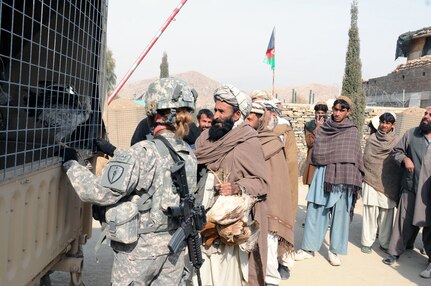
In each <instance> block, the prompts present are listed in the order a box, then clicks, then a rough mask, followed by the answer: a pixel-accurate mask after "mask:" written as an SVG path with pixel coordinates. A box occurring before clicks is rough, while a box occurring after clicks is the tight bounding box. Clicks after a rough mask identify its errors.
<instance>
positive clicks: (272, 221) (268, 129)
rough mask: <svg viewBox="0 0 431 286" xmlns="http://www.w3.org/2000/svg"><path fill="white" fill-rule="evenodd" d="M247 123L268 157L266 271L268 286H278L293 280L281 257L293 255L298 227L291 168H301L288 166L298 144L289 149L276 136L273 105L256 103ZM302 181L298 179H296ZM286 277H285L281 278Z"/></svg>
mask: <svg viewBox="0 0 431 286" xmlns="http://www.w3.org/2000/svg"><path fill="white" fill-rule="evenodd" d="M246 122H248V123H249V124H250V126H251V127H253V128H254V129H256V130H257V132H258V136H259V140H260V142H261V144H262V149H263V154H264V157H265V167H266V171H267V174H268V184H269V193H268V199H267V204H268V206H270V208H269V209H268V262H267V268H266V277H265V282H266V285H267V286H269V285H278V284H279V283H280V280H281V279H283V280H285V279H287V278H288V277H289V273H290V272H289V268H288V266H286V265H283V261H282V260H281V258H282V257H280V264H279V253H280V254H282V255H283V254H284V253H286V252H292V251H293V245H294V242H295V241H294V225H295V218H294V217H293V213H294V211H293V209H292V208H291V207H286V206H293V203H292V192H291V181H290V177H289V172H288V170H289V168H292V167H293V168H297V164H295V165H294V166H289V165H288V159H287V153H288V151H287V150H288V149H292V148H293V149H294V152H295V154H296V144H295V145H286V140H285V137H286V134H281V135H279V134H276V133H274V132H273V129H274V127H275V125H276V122H277V113H276V111H275V110H274V109H273V105H271V104H266V106H265V102H261V101H257V102H253V104H252V109H251V112H250V114H249V115H248V116H247V118H246ZM295 179H296V180H298V178H297V177H296V178H295ZM281 274H283V275H281Z"/></svg>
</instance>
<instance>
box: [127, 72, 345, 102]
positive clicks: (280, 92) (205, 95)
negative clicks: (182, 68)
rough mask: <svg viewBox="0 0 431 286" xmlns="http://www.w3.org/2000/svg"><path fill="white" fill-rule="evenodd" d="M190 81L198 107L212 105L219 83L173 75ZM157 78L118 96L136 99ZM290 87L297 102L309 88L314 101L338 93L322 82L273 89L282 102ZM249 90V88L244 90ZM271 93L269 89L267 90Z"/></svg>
mask: <svg viewBox="0 0 431 286" xmlns="http://www.w3.org/2000/svg"><path fill="white" fill-rule="evenodd" d="M174 76H176V77H178V78H181V79H183V80H185V81H187V82H188V83H190V84H191V85H192V86H193V87H194V88H195V89H196V91H197V92H198V94H199V97H198V101H197V106H198V108H202V107H210V108H211V107H212V106H213V98H212V93H213V91H214V90H215V89H216V88H217V87H219V86H220V85H221V83H219V82H217V81H215V80H213V79H210V78H208V77H206V76H205V75H203V74H201V73H199V72H195V71H189V72H184V73H180V74H176V75H174ZM156 79H157V78H150V79H145V80H141V81H138V82H132V83H127V84H126V85H125V86H124V87H123V89H122V90H121V91H120V93H119V96H120V97H127V98H133V99H137V98H140V97H142V95H143V94H144V93H145V90H146V89H147V87H148V85H149V84H150V83H151V82H153V81H154V80H156ZM292 89H295V91H296V94H297V103H308V97H309V93H310V90H312V91H313V93H314V94H315V100H314V101H315V102H317V101H321V100H324V101H326V100H327V99H329V98H335V97H336V96H337V94H338V88H337V87H336V86H328V85H322V84H316V83H312V84H305V85H300V86H293V87H289V86H288V87H280V88H276V89H275V93H276V94H277V96H278V98H279V99H280V100H281V101H282V102H283V103H289V102H291V99H292ZM245 91H246V92H250V90H245ZM268 92H269V93H271V90H268Z"/></svg>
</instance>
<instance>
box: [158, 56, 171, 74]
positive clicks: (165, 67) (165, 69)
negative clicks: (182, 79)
mask: <svg viewBox="0 0 431 286" xmlns="http://www.w3.org/2000/svg"><path fill="white" fill-rule="evenodd" d="M166 77H169V64H168V54H166V52H163V57H162V63H161V64H160V78H166Z"/></svg>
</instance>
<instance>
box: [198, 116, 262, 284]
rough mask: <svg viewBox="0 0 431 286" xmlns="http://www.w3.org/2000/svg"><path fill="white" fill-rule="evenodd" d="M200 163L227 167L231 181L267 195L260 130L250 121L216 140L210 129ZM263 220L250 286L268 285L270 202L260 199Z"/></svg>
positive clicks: (257, 215)
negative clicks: (255, 128)
mask: <svg viewBox="0 0 431 286" xmlns="http://www.w3.org/2000/svg"><path fill="white" fill-rule="evenodd" d="M195 154H196V158H197V160H198V164H205V165H206V166H207V168H209V169H211V170H213V171H217V170H218V169H219V168H223V169H224V170H225V171H228V172H229V173H230V175H229V181H230V182H231V183H235V184H238V185H239V186H242V187H244V188H245V190H246V192H247V193H248V194H250V195H262V194H267V192H268V185H267V181H268V180H267V176H266V171H265V160H264V158H263V152H262V147H261V144H260V142H259V140H258V138H257V132H256V131H255V130H254V129H253V128H251V127H250V126H249V125H247V124H241V125H239V126H238V127H236V128H234V129H232V130H231V131H229V132H228V133H227V134H226V135H225V136H223V137H222V138H221V139H219V140H217V141H216V142H211V141H209V140H208V130H205V131H204V132H202V134H201V135H200V136H199V138H198V139H197V140H196V152H195ZM253 215H254V219H255V220H257V221H258V222H259V225H260V234H259V239H258V247H257V250H255V251H253V252H252V253H251V255H250V259H249V285H264V277H265V273H266V257H267V234H268V219H267V216H268V215H267V210H266V202H259V203H257V204H256V205H255V207H254V210H253Z"/></svg>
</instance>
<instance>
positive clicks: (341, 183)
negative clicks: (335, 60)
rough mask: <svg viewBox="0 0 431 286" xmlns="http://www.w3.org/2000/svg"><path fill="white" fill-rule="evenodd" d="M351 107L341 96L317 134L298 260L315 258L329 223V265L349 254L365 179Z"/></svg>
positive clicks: (350, 102)
mask: <svg viewBox="0 0 431 286" xmlns="http://www.w3.org/2000/svg"><path fill="white" fill-rule="evenodd" d="M351 108H352V101H351V100H350V98H348V97H346V96H340V97H338V98H337V100H335V102H334V104H333V106H332V116H331V118H329V119H328V120H327V121H326V122H325V123H324V124H323V125H322V126H321V127H320V128H319V129H318V131H317V135H316V140H315V141H314V150H313V154H312V159H311V160H312V162H313V163H314V164H315V165H316V166H317V169H316V172H315V173H314V177H313V181H312V182H311V186H310V190H309V191H308V195H307V198H306V199H307V201H308V206H307V215H306V218H305V226H304V236H303V239H302V245H301V249H300V250H298V251H297V252H296V254H295V260H303V259H307V258H312V257H313V256H314V252H315V251H318V250H319V249H320V247H321V245H322V243H323V240H324V238H325V234H326V231H327V228H328V223H329V220H331V229H330V244H329V249H328V260H329V262H330V263H331V265H333V266H339V265H341V260H340V258H339V254H347V244H348V238H349V223H350V220H351V215H352V214H353V208H354V205H355V201H356V198H357V196H358V192H359V191H360V190H361V187H362V176H363V163H362V151H361V146H360V144H359V140H360V134H359V131H358V128H356V126H355V125H354V124H353V122H352V121H350V120H349V119H348V118H347V116H348V115H349V114H350V112H351Z"/></svg>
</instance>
